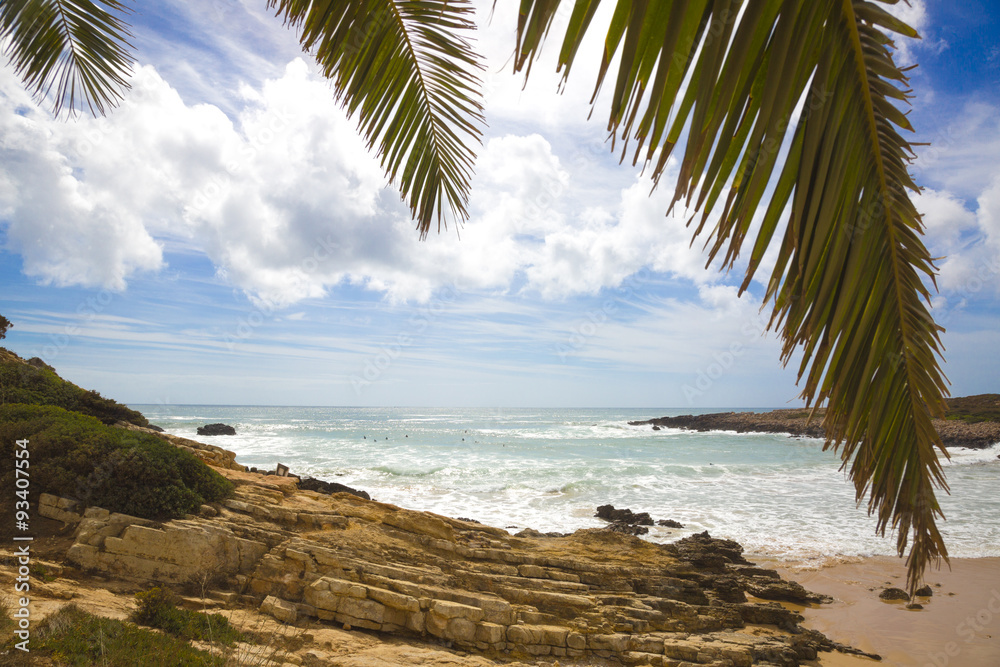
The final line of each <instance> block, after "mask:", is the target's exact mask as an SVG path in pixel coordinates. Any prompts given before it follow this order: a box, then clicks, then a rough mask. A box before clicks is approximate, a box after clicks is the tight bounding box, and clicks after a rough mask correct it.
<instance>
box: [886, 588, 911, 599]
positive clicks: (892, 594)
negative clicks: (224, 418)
mask: <svg viewBox="0 0 1000 667" xmlns="http://www.w3.org/2000/svg"><path fill="white" fill-rule="evenodd" d="M878 597H879V599H880V600H909V599H910V596H909V594H908V593H907V592H906V591H904V590H903V589H902V588H886V589H883V590H882V592H881V593H879V595H878Z"/></svg>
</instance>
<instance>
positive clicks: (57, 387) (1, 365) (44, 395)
mask: <svg viewBox="0 0 1000 667" xmlns="http://www.w3.org/2000/svg"><path fill="white" fill-rule="evenodd" d="M8 403H27V404H30V405H55V406H58V407H60V408H64V409H66V410H72V411H74V412H79V413H82V414H85V415H90V416H91V417H96V418H97V419H100V420H101V422H103V423H105V424H114V423H115V422H119V421H126V422H129V423H132V424H135V425H136V426H149V422H148V421H147V420H146V418H145V417H144V416H143V415H142V413H141V412H136V411H135V410H132V409H131V408H129V407H128V406H126V405H122V404H121V403H118V402H117V401H113V400H111V399H110V398H104V397H103V396H101V395H100V394H99V393H97V392H96V391H88V390H86V389H81V388H80V387H78V386H76V385H75V384H73V383H72V382H67V381H66V380H63V379H62V378H61V377H59V376H58V375H57V374H56V372H55V371H54V370H53V369H52V367H51V366H49V365H48V364H46V363H45V362H43V361H42V360H41V359H38V358H37V357H36V358H34V359H29V360H28V361H24V360H23V359H21V358H20V357H18V356H17V355H16V354H14V353H13V352H10V351H9V350H7V349H5V348H0V405H3V404H8Z"/></svg>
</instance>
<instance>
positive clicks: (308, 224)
mask: <svg viewBox="0 0 1000 667" xmlns="http://www.w3.org/2000/svg"><path fill="white" fill-rule="evenodd" d="M476 4H477V8H478V19H477V22H478V24H479V29H478V30H477V35H476V40H477V41H476V43H477V48H478V49H479V50H480V52H481V53H482V54H483V55H484V56H485V59H486V61H485V62H486V70H485V72H484V82H485V106H486V117H487V122H488V127H487V128H485V136H484V139H483V146H482V147H481V148H480V150H479V157H478V162H477V166H476V174H475V177H474V180H473V186H472V190H471V195H470V218H469V220H468V221H467V222H466V223H465V224H464V225H463V226H462V227H461V229H457V228H456V226H455V225H454V224H453V225H451V226H450V227H449V228H448V229H447V230H443V231H442V232H441V233H440V234H437V233H433V232H432V233H431V234H430V235H429V237H428V238H427V239H426V240H424V241H421V240H419V237H418V234H417V232H416V231H414V224H413V222H412V221H411V219H410V217H409V215H408V210H407V208H406V206H405V204H404V203H402V202H401V201H400V197H399V195H398V193H397V191H396V190H395V189H393V187H392V186H391V185H390V184H389V183H388V181H387V179H386V177H385V176H384V174H383V172H382V170H381V168H380V167H379V165H378V162H377V161H376V159H375V158H374V157H373V156H372V155H371V154H370V153H369V152H368V151H367V150H366V148H365V144H364V141H363V140H362V139H361V138H360V137H359V135H358V133H357V131H356V129H355V124H354V122H353V121H352V120H351V119H348V118H347V117H346V116H345V114H344V112H343V111H342V110H341V109H340V107H339V106H338V104H337V103H336V102H335V101H334V98H333V93H332V90H331V87H330V85H329V83H328V82H326V81H324V80H323V79H322V77H320V76H319V75H317V74H316V72H315V67H314V65H313V64H312V63H311V61H310V59H309V57H308V56H307V55H305V54H303V53H302V52H301V49H300V48H299V45H298V43H297V41H296V36H295V34H294V33H293V32H291V31H289V30H288V29H286V28H285V27H283V26H282V24H281V22H280V21H279V20H277V19H275V18H274V17H273V16H271V15H269V14H268V13H267V12H266V11H265V5H266V3H264V2H263V0H220V1H219V2H212V3H204V2H202V1H201V0H164V1H162V2H155V3H152V2H150V3H137V4H136V7H135V14H134V15H133V16H132V17H131V20H132V24H133V33H134V39H133V40H132V41H133V43H134V44H135V45H136V47H137V49H136V59H137V63H136V68H135V75H134V78H133V81H132V90H131V91H130V92H129V93H128V95H127V98H126V101H125V103H124V104H123V105H122V106H121V107H120V108H119V109H117V110H116V111H114V112H113V113H112V114H110V115H109V116H108V117H106V118H97V119H95V118H91V117H88V116H81V117H78V118H76V119H71V120H66V119H58V120H57V119H53V118H52V116H51V114H50V113H49V111H48V109H47V108H45V107H39V106H38V105H37V104H35V102H34V101H33V100H32V99H31V97H30V95H28V94H27V93H26V92H25V91H24V90H23V89H22V88H21V86H20V84H19V82H18V80H17V78H16V76H15V75H14V73H13V70H12V68H11V67H10V66H8V65H0V156H2V157H0V313H2V314H3V315H4V316H6V317H7V318H8V319H9V320H11V321H12V322H13V323H14V326H13V328H12V329H11V330H10V331H9V332H8V335H7V338H6V339H5V340H4V341H3V345H5V346H6V347H7V348H9V349H11V350H12V351H14V352H16V353H18V354H20V355H21V356H22V357H25V358H28V357H34V356H37V357H40V358H42V359H43V360H45V361H46V362H47V363H49V364H51V365H52V366H54V367H55V368H56V370H57V371H58V372H59V373H60V374H61V375H62V376H63V377H65V378H67V379H69V380H71V381H73V382H76V383H77V384H80V385H81V386H84V387H87V388H93V389H96V390H98V391H100V392H101V393H102V394H103V395H105V396H109V397H112V398H115V399H117V400H120V401H123V402H126V403H130V404H157V403H158V404H171V403H173V404H188V403H201V404H227V405H341V406H351V405H364V406H483V407H642V408H645V407H648V408H657V407H662V408H668V407H676V408H688V407H690V408H713V407H785V406H790V405H799V404H800V400H799V398H798V396H799V388H798V387H797V386H796V376H795V369H794V364H790V367H789V368H783V367H782V365H781V363H780V359H779V357H780V344H779V341H778V339H777V337H776V336H775V335H774V334H773V333H765V329H766V324H767V317H766V314H762V313H761V310H760V308H761V299H762V297H763V295H764V289H763V285H762V284H761V283H760V282H754V283H753V284H752V285H751V288H750V290H749V291H748V293H745V294H744V295H743V296H742V298H737V286H738V284H739V281H740V278H741V276H742V273H741V270H740V267H741V265H740V264H737V267H736V269H734V270H733V271H732V272H730V273H729V274H726V273H723V272H720V271H719V270H718V268H719V267H718V266H712V267H709V268H707V269H706V261H707V258H706V255H705V254H704V252H703V251H702V247H701V244H700V243H694V244H693V245H692V244H691V236H690V231H689V230H688V229H686V228H685V222H686V220H687V217H686V215H685V214H684V211H679V212H677V213H676V214H674V215H671V216H666V215H665V212H666V211H667V208H668V205H669V203H670V199H671V195H672V188H671V187H669V186H665V187H661V188H659V189H657V190H655V191H652V187H651V183H650V181H649V179H648V177H647V176H644V175H643V174H641V173H640V170H639V169H637V168H634V167H632V166H631V165H630V164H628V163H627V162H626V163H625V164H619V162H618V160H617V159H616V157H615V156H613V155H611V153H610V152H609V150H608V146H607V144H606V143H605V141H604V139H605V136H606V133H605V128H604V123H602V122H601V120H600V119H601V117H602V114H603V113H604V112H603V110H602V107H600V106H598V110H597V111H595V112H594V118H593V119H588V115H589V114H590V110H591V107H590V105H589V100H590V95H591V92H592V86H593V81H594V79H595V73H596V71H597V67H598V65H599V53H600V51H599V46H600V44H599V41H596V40H593V41H591V42H590V43H589V44H586V45H585V47H584V49H583V50H582V51H581V55H580V57H579V58H578V61H577V64H576V65H575V66H574V70H573V76H572V78H571V79H570V80H569V82H568V83H567V85H566V87H565V90H563V91H562V92H561V93H560V92H558V90H557V88H558V86H557V83H558V77H557V76H556V75H555V73H554V69H555V63H554V57H555V55H556V53H555V52H556V48H554V47H555V46H556V44H554V43H553V44H551V45H550V48H549V49H548V50H547V51H546V52H545V54H544V55H543V58H542V60H541V61H540V62H539V63H538V64H536V65H535V66H534V69H533V71H532V77H531V80H530V81H529V82H528V83H527V85H524V81H523V78H522V77H520V76H515V75H513V74H512V73H511V67H510V61H509V58H510V55H511V53H512V51H513V48H514V27H515V25H516V4H517V3H514V2H512V1H508V0H501V2H499V3H497V5H498V6H497V7H496V10H495V12H494V14H493V16H492V19H490V18H489V14H490V8H491V7H492V5H493V2H492V0H477V3H476ZM893 11H897V12H899V13H900V14H901V15H902V16H903V18H905V19H906V20H907V21H909V22H910V23H911V24H912V25H914V26H915V27H916V28H917V29H918V31H919V32H920V33H921V35H922V39H921V40H919V41H918V40H907V39H904V38H899V39H898V40H897V44H898V47H899V50H898V53H897V60H898V61H900V62H901V63H905V64H918V67H917V68H916V69H914V70H912V71H911V72H910V77H911V86H912V88H913V91H914V98H913V99H912V109H911V111H910V114H909V118H910V120H911V122H912V123H913V125H914V127H915V128H916V134H915V136H914V137H913V140H914V141H917V142H929V143H930V144H931V145H930V146H924V147H918V148H917V151H918V156H919V157H918V160H917V161H916V162H915V163H914V164H913V165H912V167H911V171H912V173H913V174H914V176H915V177H916V180H917V182H918V184H919V185H920V186H921V187H922V188H923V191H922V192H921V193H920V194H919V195H917V196H915V198H914V200H915V202H916V204H917V208H918V210H919V211H920V212H921V213H923V214H924V222H925V224H926V227H927V234H926V237H925V241H926V243H927V244H928V246H929V248H930V250H931V253H932V255H933V256H935V257H938V258H940V259H939V261H938V266H939V269H940V271H939V276H938V279H937V282H938V288H939V292H938V293H937V294H936V296H935V297H934V300H933V313H934V316H935V318H936V320H937V321H938V322H939V323H940V324H942V325H943V326H945V328H946V329H947V332H946V333H945V334H944V336H943V341H944V344H945V347H946V351H945V355H944V362H943V368H944V371H945V374H946V375H947V376H948V378H949V380H950V381H951V393H952V394H953V395H956V396H958V395H969V394H977V393H986V392H998V391H1000V386H998V382H997V378H998V376H1000V362H998V361H997V354H996V350H998V349H1000V307H998V299H997V297H998V291H1000V260H998V258H1000V112H998V110H1000V92H998V91H1000V39H998V36H1000V7H998V6H997V3H995V2H992V1H987V0H979V1H975V0H973V1H970V2H965V3H953V2H951V1H950V0H911V2H910V4H909V6H906V5H904V4H903V3H900V5H897V8H895V9H893ZM565 20H566V16H565V15H561V16H559V17H557V24H558V23H559V22H563V23H564V22H565ZM554 41H555V40H553V42H554ZM588 56H589V57H588ZM675 172H676V169H675V168H674V173H675ZM669 175H670V173H669V171H668V177H666V178H665V179H664V182H665V183H668V182H669V181H670V178H669ZM651 191H652V193H651ZM743 266H744V267H745V265H743ZM761 275H766V272H762V273H761Z"/></svg>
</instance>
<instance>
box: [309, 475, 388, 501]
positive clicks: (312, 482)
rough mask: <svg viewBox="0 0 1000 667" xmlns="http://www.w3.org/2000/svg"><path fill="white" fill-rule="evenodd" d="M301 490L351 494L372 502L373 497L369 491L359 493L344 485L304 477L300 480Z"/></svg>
mask: <svg viewBox="0 0 1000 667" xmlns="http://www.w3.org/2000/svg"><path fill="white" fill-rule="evenodd" d="M299 488H300V489H302V490H303V491H316V492H317V493H326V494H331V493H350V494H351V495H354V496H357V497H358V498H364V499H365V500H371V499H372V498H371V496H369V495H368V492H367V491H359V490H357V489H352V488H351V487H349V486H346V485H344V484H338V483H337V482H326V481H324V480H322V479H316V478H315V477H303V478H302V479H300V480H299Z"/></svg>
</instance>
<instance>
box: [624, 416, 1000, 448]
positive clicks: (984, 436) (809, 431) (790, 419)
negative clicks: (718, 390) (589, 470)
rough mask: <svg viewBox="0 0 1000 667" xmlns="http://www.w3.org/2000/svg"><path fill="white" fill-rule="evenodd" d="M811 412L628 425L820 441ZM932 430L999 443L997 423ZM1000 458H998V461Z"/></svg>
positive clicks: (951, 439)
mask: <svg viewBox="0 0 1000 667" xmlns="http://www.w3.org/2000/svg"><path fill="white" fill-rule="evenodd" d="M809 416H810V411H809V410H807V409H804V408H801V409H794V408H793V409H781V410H770V411H768V412H713V413H709V414H703V415H680V416H678V417H654V418H653V419H646V420H642V421H630V422H628V424H629V426H646V425H650V426H652V427H653V430H659V429H661V428H664V427H667V428H680V429H684V430H688V431H700V432H706V431H732V432H736V433H784V434H788V435H792V436H800V437H808V438H823V437H824V435H825V434H824V430H823V426H822V424H821V422H822V418H823V410H822V409H819V410H817V411H816V413H815V414H814V415H813V416H812V419H810V418H809ZM933 424H934V428H935V429H937V432H938V435H940V436H941V442H942V443H943V444H944V446H945V447H966V448H969V449H989V448H990V447H993V446H994V445H996V444H998V443H1000V422H997V421H980V422H975V423H969V422H965V421H962V420H959V419H934V420H933ZM998 458H1000V457H998Z"/></svg>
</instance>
